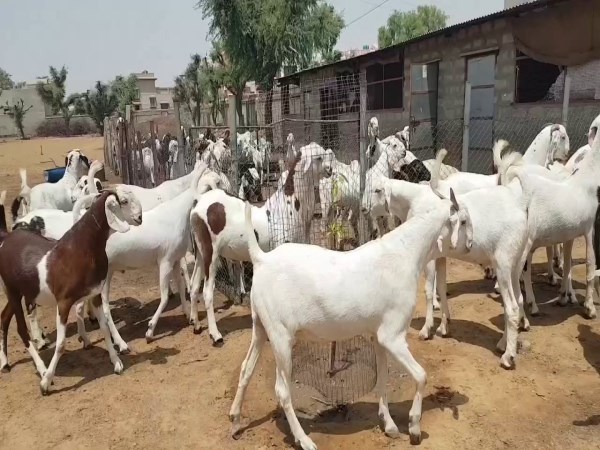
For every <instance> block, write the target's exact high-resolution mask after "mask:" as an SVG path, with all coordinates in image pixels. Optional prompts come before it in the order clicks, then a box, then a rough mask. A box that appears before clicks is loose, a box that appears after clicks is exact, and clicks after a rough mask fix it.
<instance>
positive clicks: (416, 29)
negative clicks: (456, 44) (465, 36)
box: [378, 5, 448, 48]
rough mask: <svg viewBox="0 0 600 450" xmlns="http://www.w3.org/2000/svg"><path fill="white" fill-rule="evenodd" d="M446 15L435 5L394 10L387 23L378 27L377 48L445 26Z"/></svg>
mask: <svg viewBox="0 0 600 450" xmlns="http://www.w3.org/2000/svg"><path fill="white" fill-rule="evenodd" d="M446 20H448V15H447V14H446V13H445V12H444V11H442V10H441V9H439V8H438V7H437V6H433V5H430V6H418V7H417V9H416V10H413V11H407V12H401V11H394V12H393V13H392V15H391V16H390V17H388V20H387V25H384V26H382V27H379V32H378V42H379V48H384V47H389V46H390V45H394V44H398V43H399V42H404V41H407V40H409V39H412V38H415V37H418V36H422V35H424V34H427V33H431V32H432V31H436V30H439V29H441V28H444V27H445V26H446Z"/></svg>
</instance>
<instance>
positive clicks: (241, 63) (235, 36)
mask: <svg viewBox="0 0 600 450" xmlns="http://www.w3.org/2000/svg"><path fill="white" fill-rule="evenodd" d="M197 7H198V8H200V10H201V11H202V17H203V18H208V19H209V20H210V33H211V35H212V36H213V37H214V38H216V39H217V40H219V41H220V43H221V45H222V46H223V50H224V51H225V53H226V54H227V55H228V57H229V58H231V61H232V62H233V63H234V64H235V65H236V66H237V67H239V68H240V69H241V70H242V71H243V72H244V76H246V79H248V80H252V79H253V80H255V81H256V82H257V83H259V85H260V86H261V88H262V89H264V90H266V91H267V99H266V105H265V121H266V123H268V124H269V123H271V122H272V116H273V110H272V106H273V105H272V100H273V94H272V91H271V89H272V88H273V83H274V80H275V76H276V75H277V73H278V72H279V70H280V69H281V67H282V66H283V65H284V64H286V65H293V66H297V67H300V68H302V67H308V66H309V65H310V63H311V61H312V60H313V57H314V55H315V54H316V53H320V52H323V51H328V50H329V49H332V48H333V46H334V45H335V43H336V42H337V39H338V38H339V34H340V32H341V30H342V28H343V24H344V22H343V19H342V18H341V16H340V15H339V14H338V13H337V12H335V10H334V8H333V7H332V6H330V5H329V4H327V3H325V2H323V1H320V0H238V1H235V2H232V1H223V0H199V1H198V3H197ZM269 134H270V133H269Z"/></svg>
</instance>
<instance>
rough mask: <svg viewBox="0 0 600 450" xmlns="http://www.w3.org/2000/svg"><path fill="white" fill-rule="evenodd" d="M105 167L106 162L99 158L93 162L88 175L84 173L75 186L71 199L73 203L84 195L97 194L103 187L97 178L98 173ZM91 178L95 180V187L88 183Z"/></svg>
mask: <svg viewBox="0 0 600 450" xmlns="http://www.w3.org/2000/svg"><path fill="white" fill-rule="evenodd" d="M103 167H104V164H102V162H101V161H98V160H96V161H93V162H92V164H90V168H89V170H88V173H87V175H82V176H81V178H80V179H79V181H77V184H76V185H75V187H74V188H73V192H72V193H71V201H72V202H73V203H75V202H76V201H77V199H78V198H79V197H81V196H82V195H88V194H97V193H98V192H99V191H101V190H102V189H103V188H102V182H101V181H100V180H99V179H98V178H96V174H97V173H98V172H100V171H101V170H102V168H103ZM89 180H94V182H93V187H92V186H91V185H90V184H89V183H88V182H89Z"/></svg>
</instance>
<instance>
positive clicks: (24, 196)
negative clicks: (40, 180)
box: [2, 169, 31, 222]
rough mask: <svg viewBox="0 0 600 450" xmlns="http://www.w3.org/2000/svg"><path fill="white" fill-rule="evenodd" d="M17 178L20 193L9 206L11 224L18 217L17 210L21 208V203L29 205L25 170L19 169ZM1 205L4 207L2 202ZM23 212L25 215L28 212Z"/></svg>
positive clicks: (28, 190) (28, 188)
mask: <svg viewBox="0 0 600 450" xmlns="http://www.w3.org/2000/svg"><path fill="white" fill-rule="evenodd" d="M19 177H20V178H21V191H20V192H19V195H18V196H17V197H16V198H15V199H14V200H13V202H12V204H11V206H10V212H11V215H12V220H13V222H15V221H16V220H17V218H18V216H19V208H21V203H23V202H25V206H27V205H28V204H29V196H30V193H31V188H30V187H29V186H28V185H27V170H25V169H19ZM2 205H3V206H4V202H2ZM23 212H24V213H27V212H28V211H27V210H26V209H24V210H23Z"/></svg>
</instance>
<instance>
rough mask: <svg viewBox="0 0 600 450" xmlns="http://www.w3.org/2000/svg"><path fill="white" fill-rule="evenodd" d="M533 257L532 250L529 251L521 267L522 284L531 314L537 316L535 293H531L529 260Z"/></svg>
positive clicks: (538, 311)
mask: <svg viewBox="0 0 600 450" xmlns="http://www.w3.org/2000/svg"><path fill="white" fill-rule="evenodd" d="M532 258H533V251H530V252H529V253H528V255H527V262H526V263H525V266H524V267H523V284H524V285H525V300H526V301H527V304H529V306H530V307H531V315H532V316H537V315H538V314H539V313H540V310H539V308H538V305H537V303H536V301H535V294H534V293H533V285H532V284H531V269H532V267H531V260H532Z"/></svg>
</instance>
